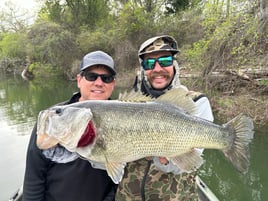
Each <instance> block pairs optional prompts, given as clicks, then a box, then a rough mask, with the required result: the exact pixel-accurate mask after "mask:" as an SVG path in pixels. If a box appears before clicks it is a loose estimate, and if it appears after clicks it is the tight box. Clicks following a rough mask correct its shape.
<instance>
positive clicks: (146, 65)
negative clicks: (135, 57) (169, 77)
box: [141, 55, 173, 70]
mask: <svg viewBox="0 0 268 201" xmlns="http://www.w3.org/2000/svg"><path fill="white" fill-rule="evenodd" d="M156 62H158V63H159V65H160V66H161V67H168V66H171V65H172V64H173V56H171V55H169V56H162V57H159V58H148V59H144V60H143V61H142V62H141V65H142V67H143V69H144V70H153V69H154V67H155V63H156Z"/></svg>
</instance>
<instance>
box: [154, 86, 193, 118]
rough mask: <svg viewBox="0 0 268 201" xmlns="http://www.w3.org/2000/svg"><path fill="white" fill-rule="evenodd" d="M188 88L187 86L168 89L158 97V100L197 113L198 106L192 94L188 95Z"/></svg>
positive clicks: (189, 112)
mask: <svg viewBox="0 0 268 201" xmlns="http://www.w3.org/2000/svg"><path fill="white" fill-rule="evenodd" d="M188 92H189V91H188V90H187V89H185V88H182V87H180V88H174V89H170V90H168V91H167V92H166V93H164V94H163V95H162V96H160V97H158V98H157V101H161V102H165V103H170V104H173V105H176V106H178V107H179V108H182V109H183V110H184V111H185V112H186V113H188V114H191V115H195V114H196V113H197V108H196V105H195V103H194V101H193V100H192V98H191V97H190V96H188Z"/></svg>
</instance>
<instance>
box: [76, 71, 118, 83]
mask: <svg viewBox="0 0 268 201" xmlns="http://www.w3.org/2000/svg"><path fill="white" fill-rule="evenodd" d="M81 75H82V76H84V77H85V78H86V80H87V81H91V82H92V81H95V80H96V79H98V77H100V78H101V80H102V81H103V82H104V83H112V82H113V81H114V79H115V76H114V75H111V74H97V73H92V72H87V71H83V72H81Z"/></svg>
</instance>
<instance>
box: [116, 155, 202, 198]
mask: <svg viewBox="0 0 268 201" xmlns="http://www.w3.org/2000/svg"><path fill="white" fill-rule="evenodd" d="M195 175H196V173H195V172H194V173H191V174H187V173H182V174H179V175H175V174H173V173H163V172H162V171H160V170H158V169H157V168H156V167H155V165H154V163H153V162H152V161H151V160H147V159H140V160H138V161H134V162H131V163H128V165H127V167H126V168H125V174H124V177H123V180H122V182H121V183H120V184H119V186H118V189H117V193H116V198H115V200H116V201H145V200H146V201H172V200H177V201H178V200H179V201H193V200H198V194H197V188H196V185H195Z"/></svg>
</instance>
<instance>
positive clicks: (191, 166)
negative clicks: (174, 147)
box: [170, 149, 204, 173]
mask: <svg viewBox="0 0 268 201" xmlns="http://www.w3.org/2000/svg"><path fill="white" fill-rule="evenodd" d="M170 160H171V161H172V162H173V163H174V164H175V165H177V167H178V168H179V169H180V170H182V171H184V172H188V173H190V172H192V171H195V170H196V169H198V168H199V167H200V166H201V165H202V164H203V162H204V161H203V158H202V157H201V155H200V151H198V150H196V149H192V150H191V151H189V152H186V153H184V154H181V155H179V156H176V157H173V158H170Z"/></svg>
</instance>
